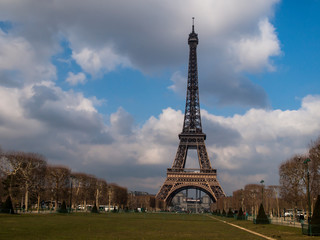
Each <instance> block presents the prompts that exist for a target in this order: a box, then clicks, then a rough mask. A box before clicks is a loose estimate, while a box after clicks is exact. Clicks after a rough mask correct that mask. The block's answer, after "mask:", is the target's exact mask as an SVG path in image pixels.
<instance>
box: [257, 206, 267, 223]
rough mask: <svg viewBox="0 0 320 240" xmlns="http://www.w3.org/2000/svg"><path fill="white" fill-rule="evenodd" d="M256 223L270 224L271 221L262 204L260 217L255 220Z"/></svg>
mask: <svg viewBox="0 0 320 240" xmlns="http://www.w3.org/2000/svg"><path fill="white" fill-rule="evenodd" d="M255 223H256V224H270V222H269V219H268V217H267V215H266V213H265V211H264V208H263V205H262V203H261V205H260V208H259V212H258V216H257V218H256V219H255Z"/></svg>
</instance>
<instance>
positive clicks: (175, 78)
mask: <svg viewBox="0 0 320 240" xmlns="http://www.w3.org/2000/svg"><path fill="white" fill-rule="evenodd" d="M170 80H171V81H172V82H173V85H171V86H169V87H168V88H169V89H171V90H172V91H174V92H179V93H180V94H182V93H183V94H185V91H182V90H185V89H186V82H187V78H186V77H184V76H183V75H182V73H181V72H180V71H177V72H174V73H173V74H172V76H171V78H170Z"/></svg>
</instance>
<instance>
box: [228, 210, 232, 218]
mask: <svg viewBox="0 0 320 240" xmlns="http://www.w3.org/2000/svg"><path fill="white" fill-rule="evenodd" d="M227 217H229V218H233V212H232V210H231V208H229V211H228V214H227Z"/></svg>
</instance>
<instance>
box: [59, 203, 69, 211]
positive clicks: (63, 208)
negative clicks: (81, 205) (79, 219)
mask: <svg viewBox="0 0 320 240" xmlns="http://www.w3.org/2000/svg"><path fill="white" fill-rule="evenodd" d="M58 212H59V213H68V210H67V205H66V202H65V201H63V202H62V204H61V207H60V209H59V210H58Z"/></svg>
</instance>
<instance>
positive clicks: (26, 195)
mask: <svg viewBox="0 0 320 240" xmlns="http://www.w3.org/2000/svg"><path fill="white" fill-rule="evenodd" d="M28 188H29V185H28V183H26V193H25V196H24V205H25V207H26V211H28V200H29V190H28Z"/></svg>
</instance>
